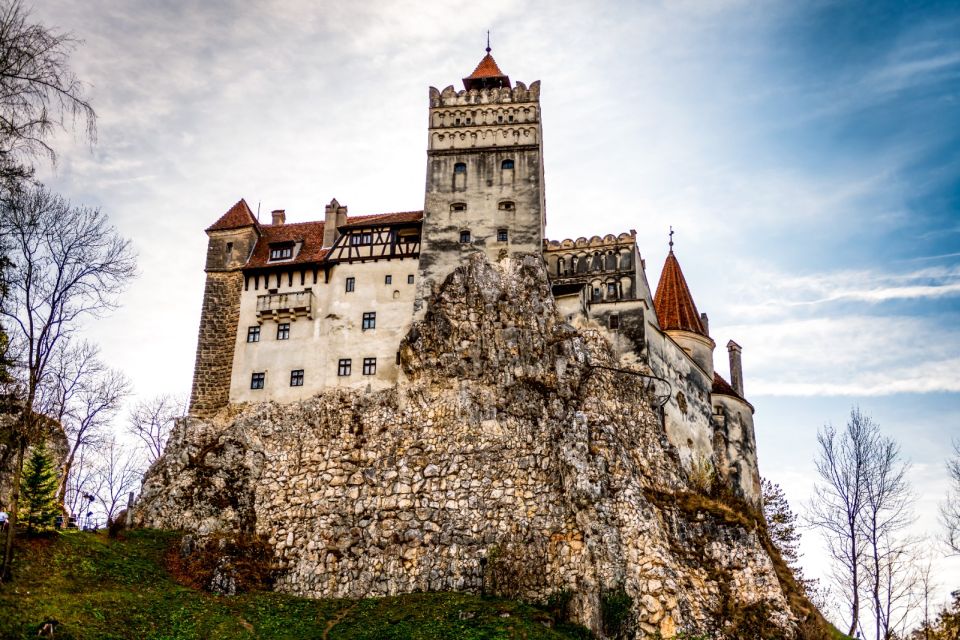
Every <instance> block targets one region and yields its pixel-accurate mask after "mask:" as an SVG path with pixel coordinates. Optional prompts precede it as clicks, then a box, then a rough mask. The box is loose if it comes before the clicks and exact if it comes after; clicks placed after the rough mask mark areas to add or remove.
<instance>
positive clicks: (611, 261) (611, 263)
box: [607, 252, 617, 271]
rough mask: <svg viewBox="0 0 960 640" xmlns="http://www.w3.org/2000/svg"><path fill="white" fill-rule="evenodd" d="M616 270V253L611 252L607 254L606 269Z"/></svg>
mask: <svg viewBox="0 0 960 640" xmlns="http://www.w3.org/2000/svg"><path fill="white" fill-rule="evenodd" d="M616 270H617V254H615V253H613V252H611V253H608V254H607V271H616Z"/></svg>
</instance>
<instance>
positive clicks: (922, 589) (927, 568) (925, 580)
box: [916, 551, 939, 640]
mask: <svg viewBox="0 0 960 640" xmlns="http://www.w3.org/2000/svg"><path fill="white" fill-rule="evenodd" d="M916 575H917V587H918V596H919V606H920V607H921V608H922V613H923V622H922V623H921V625H920V628H919V631H920V632H921V635H922V637H923V640H931V639H932V637H933V636H932V631H933V629H932V624H933V620H931V618H930V604H931V603H930V599H931V598H932V597H933V594H934V593H936V591H937V588H938V587H939V584H937V578H936V574H935V573H934V564H933V559H932V558H931V557H930V554H929V551H927V552H924V554H923V555H922V556H920V557H918V558H917V572H916Z"/></svg>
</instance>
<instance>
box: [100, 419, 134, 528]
mask: <svg viewBox="0 0 960 640" xmlns="http://www.w3.org/2000/svg"><path fill="white" fill-rule="evenodd" d="M97 469H98V471H97V476H98V485H99V492H98V493H97V494H96V495H97V498H98V499H99V500H100V502H101V503H102V504H103V508H104V511H106V514H107V522H113V518H114V516H115V515H116V514H117V512H118V509H117V507H119V506H120V505H122V504H124V500H125V499H126V497H127V494H128V493H129V492H130V491H133V490H134V489H135V488H136V486H137V484H138V483H139V482H140V479H141V478H142V477H143V460H141V459H140V457H139V455H138V454H137V452H136V450H134V449H128V448H126V447H124V446H123V445H121V444H120V443H119V442H117V439H116V437H111V438H110V439H109V440H108V441H107V442H106V444H105V445H104V447H103V452H102V457H101V460H100V464H99V466H98V467H97Z"/></svg>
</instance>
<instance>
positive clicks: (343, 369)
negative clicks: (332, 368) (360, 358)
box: [337, 358, 350, 376]
mask: <svg viewBox="0 0 960 640" xmlns="http://www.w3.org/2000/svg"><path fill="white" fill-rule="evenodd" d="M337 375H338V376H348V375H350V358H340V362H338V363H337Z"/></svg>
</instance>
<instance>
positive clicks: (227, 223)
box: [206, 198, 257, 232]
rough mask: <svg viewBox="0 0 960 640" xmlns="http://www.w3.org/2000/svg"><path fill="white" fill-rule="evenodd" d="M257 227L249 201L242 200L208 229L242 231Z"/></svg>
mask: <svg viewBox="0 0 960 640" xmlns="http://www.w3.org/2000/svg"><path fill="white" fill-rule="evenodd" d="M250 225H253V226H257V219H256V218H254V217H253V212H252V211H250V207H248V206H247V201H246V200H244V199H243V198H240V200H239V202H237V204H235V205H233V206H232V207H230V210H229V211H227V212H226V213H225V214H223V215H222V216H220V219H219V220H217V221H216V222H214V223H213V224H212V225H210V226H209V227H207V229H206V230H207V231H208V232H209V231H225V230H227V229H240V228H242V227H249V226H250Z"/></svg>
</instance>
